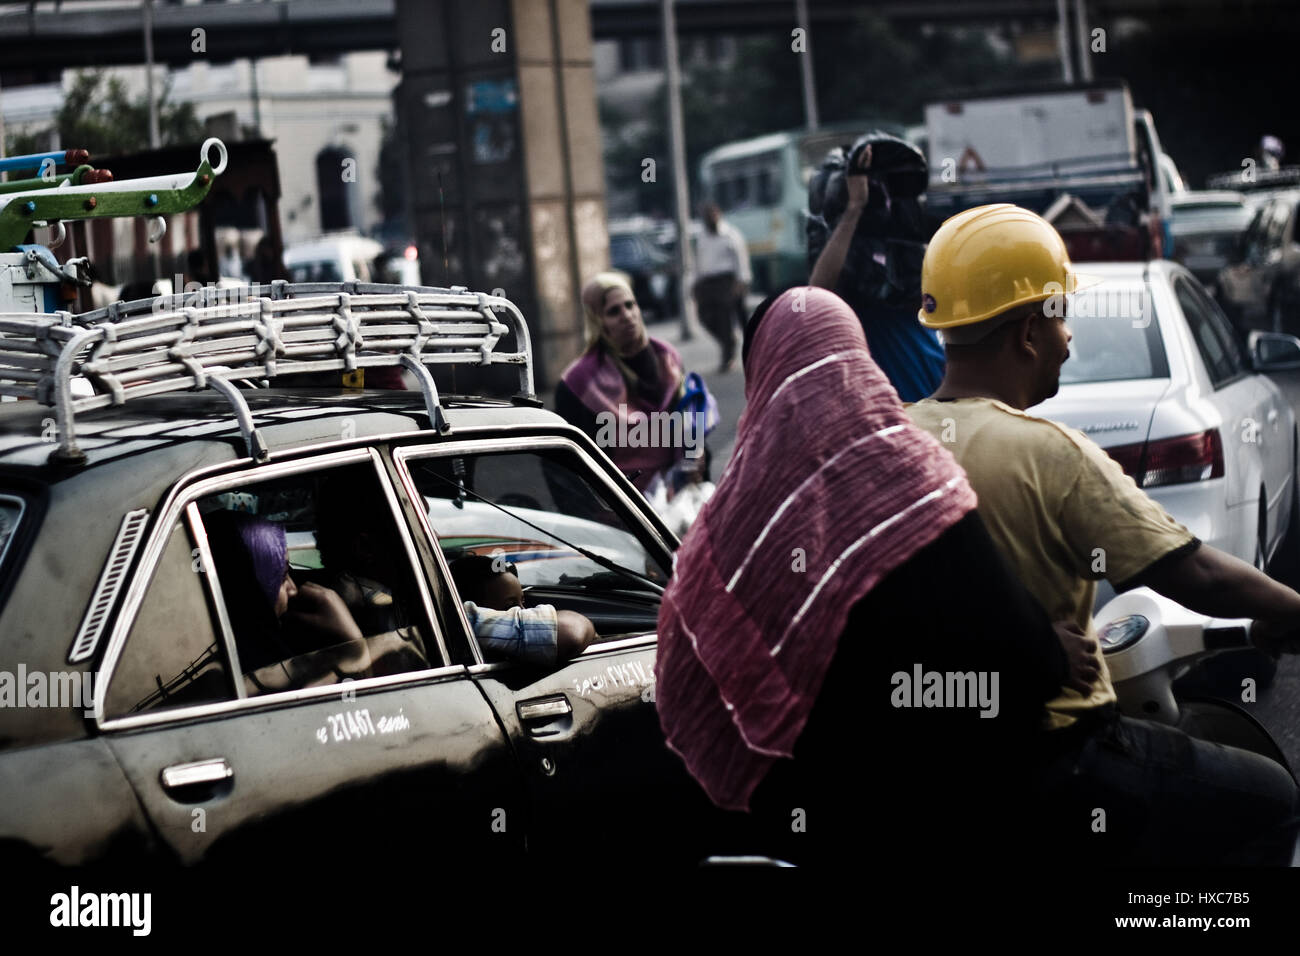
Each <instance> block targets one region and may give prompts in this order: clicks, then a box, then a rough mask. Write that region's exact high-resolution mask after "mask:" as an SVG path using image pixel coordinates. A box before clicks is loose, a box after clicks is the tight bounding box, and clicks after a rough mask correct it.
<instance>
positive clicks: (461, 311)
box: [0, 281, 536, 462]
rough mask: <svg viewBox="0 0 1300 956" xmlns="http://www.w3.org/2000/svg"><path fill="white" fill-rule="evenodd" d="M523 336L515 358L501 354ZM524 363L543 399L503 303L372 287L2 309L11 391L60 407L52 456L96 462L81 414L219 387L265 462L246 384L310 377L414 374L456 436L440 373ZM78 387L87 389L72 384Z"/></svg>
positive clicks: (6, 388)
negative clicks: (84, 439)
mask: <svg viewBox="0 0 1300 956" xmlns="http://www.w3.org/2000/svg"><path fill="white" fill-rule="evenodd" d="M511 334H513V335H514V341H515V351H513V352H506V351H502V350H499V348H498V346H499V344H500V342H501V340H502V339H503V338H504V337H506V336H507V335H511ZM501 364H505V365H515V366H518V376H519V377H518V383H519V384H518V394H517V396H516V397H522V398H526V399H535V397H536V396H535V394H534V391H533V389H534V384H533V367H532V343H531V341H530V337H529V334H528V325H527V323H526V322H525V320H524V317H523V314H522V313H521V312H520V311H519V309H518V308H517V307H516V306H515V304H514V303H513V302H510V301H509V300H508V299H505V298H502V297H500V296H492V295H485V294H483V293H475V292H470V291H468V290H467V289H464V288H462V287H454V288H451V289H442V288H433V287H418V288H408V287H405V286H386V285H379V284H373V283H358V282H337V283H299V284H294V283H287V282H282V281H277V282H275V283H272V284H270V285H260V286H253V287H251V288H247V289H241V288H235V289H228V290H226V289H217V290H207V291H205V292H203V293H199V294H193V293H191V294H180V295H170V296H155V297H153V298H150V299H138V300H135V301H133V302H115V303H113V304H112V305H110V306H108V307H107V308H105V309H97V310H95V311H93V312H86V313H83V314H81V315H73V314H71V313H68V312H59V313H51V314H43V315H37V314H32V313H10V314H0V394H3V395H15V396H18V397H21V398H30V399H36V400H37V401H40V402H42V403H44V404H46V405H52V406H54V408H55V413H56V420H57V423H58V428H59V445H58V447H57V448H56V449H55V451H54V453H53V455H52V456H51V460H52V461H69V462H79V461H84V458H85V456H84V455H83V454H82V452H81V450H80V449H79V448H78V446H77V436H76V415H77V414H78V413H81V412H87V411H91V410H94V409H98V408H104V407H107V406H110V405H122V404H124V403H126V402H127V401H130V400H133V399H139V398H148V397H151V396H157V395H162V394H166V393H170V392H177V391H187V390H196V389H204V388H213V389H216V390H217V391H218V392H220V393H221V394H222V395H223V396H224V397H225V398H226V399H227V400H228V401H230V402H231V404H232V407H233V408H234V410H235V417H236V419H237V420H238V423H239V429H240V431H241V433H242V434H243V436H244V440H245V442H246V444H247V445H248V451H249V455H250V456H251V457H252V458H253V459H254V460H255V461H265V460H266V457H267V446H266V443H265V441H264V440H263V437H262V436H261V435H259V434H258V432H257V429H256V428H255V427H254V425H253V418H252V414H251V412H250V411H249V408H248V403H247V402H246V401H245V400H244V398H243V396H242V395H241V394H240V392H239V389H238V388H236V387H235V385H234V384H232V383H234V382H245V383H252V382H258V381H262V382H265V381H266V380H267V379H271V378H275V377H276V376H279V375H288V374H296V373H302V372H327V371H345V372H349V371H353V370H355V369H363V368H392V367H399V368H406V369H409V370H410V371H411V372H412V373H413V374H415V376H416V377H417V378H418V379H419V381H420V388H421V390H422V392H423V394H424V400H425V406H426V408H427V409H428V412H429V419H430V425H431V427H433V428H434V429H436V430H437V431H438V432H439V433H440V434H446V433H447V432H448V431H449V430H450V426H449V424H448V422H447V418H446V415H445V414H444V412H443V408H442V404H441V399H440V397H439V395H438V389H437V386H436V385H435V384H434V379H433V376H432V374H431V373H430V369H429V366H430V365H478V366H487V365H501ZM74 386H75V387H74Z"/></svg>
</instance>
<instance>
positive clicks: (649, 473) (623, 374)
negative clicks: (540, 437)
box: [555, 272, 717, 493]
mask: <svg viewBox="0 0 1300 956" xmlns="http://www.w3.org/2000/svg"><path fill="white" fill-rule="evenodd" d="M582 309H583V316H584V318H585V320H586V332H587V347H586V350H585V351H584V352H583V353H582V355H580V356H579V357H578V358H577V359H576V360H575V361H574V362H573V363H572V364H570V365H569V367H568V368H567V369H565V370H564V375H563V378H562V379H561V381H560V384H559V385H557V386H556V389H555V410H556V412H558V413H559V415H560V416H561V417H562V418H564V419H565V420H566V421H568V422H569V423H570V424H572V425H575V426H577V427H578V428H580V429H582V430H583V431H584V432H586V433H587V434H588V435H590V436H591V437H592V440H594V441H595V442H596V443H597V444H598V445H600V446H601V447H602V448H603V449H604V450H605V453H606V454H607V455H609V457H610V458H611V459H612V460H613V461H614V464H615V465H617V466H618V467H619V469H620V470H622V471H623V472H624V473H625V474H626V475H627V476H628V478H629V479H630V480H631V481H632V483H633V484H634V485H636V487H637V488H638V489H639V490H641V491H642V492H650V491H651V490H652V488H653V486H654V485H655V479H656V478H661V479H662V480H663V481H664V483H665V484H666V485H668V486H669V488H668V489H667V490H668V491H669V492H670V493H671V492H673V491H675V490H677V489H676V488H675V487H672V486H674V485H680V484H683V483H685V482H687V481H692V480H705V481H707V479H708V451H707V449H705V447H704V434H703V432H704V430H705V429H706V428H708V427H712V424H713V422H714V421H716V419H717V407H716V405H714V404H713V400H712V398H711V397H710V396H709V395H708V392H707V390H705V388H704V382H703V379H701V378H700V377H699V376H698V375H697V374H694V373H691V374H689V375H688V374H686V372H685V371H684V369H683V367H682V357H681V356H680V355H679V354H678V353H677V350H676V349H675V348H673V347H672V345H670V344H669V343H667V342H665V341H663V340H662V339H657V338H654V337H653V336H651V335H650V334H649V333H648V332H647V331H646V327H645V322H644V321H643V320H642V318H641V308H640V306H638V305H637V301H636V296H635V295H633V294H632V284H631V282H630V280H629V279H628V278H627V277H626V276H625V275H623V274H622V273H619V272H602V273H600V274H599V275H597V276H595V277H594V278H593V279H591V281H589V282H588V283H587V284H586V285H585V286H584V287H583V289H582ZM660 412H680V413H681V414H680V415H675V416H673V419H674V423H673V427H672V429H671V430H670V432H669V434H670V436H671V439H672V440H671V441H668V442H665V441H663V438H664V430H663V429H662V428H661V427H658V425H657V424H656V418H655V417H653V416H655V415H656V413H660ZM701 415H702V416H703V417H700V416H701Z"/></svg>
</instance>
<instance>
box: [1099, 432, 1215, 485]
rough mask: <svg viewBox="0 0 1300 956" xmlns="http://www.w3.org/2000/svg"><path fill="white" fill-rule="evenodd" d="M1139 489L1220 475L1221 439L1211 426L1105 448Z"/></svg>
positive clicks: (1201, 479) (1183, 482)
mask: <svg viewBox="0 0 1300 956" xmlns="http://www.w3.org/2000/svg"><path fill="white" fill-rule="evenodd" d="M1106 453H1107V454H1108V455H1110V457H1111V458H1113V459H1115V461H1116V462H1118V463H1119V466H1120V467H1121V468H1123V469H1124V473H1125V474H1127V475H1128V476H1129V477H1130V478H1132V479H1133V480H1134V481H1135V482H1137V486H1138V487H1139V488H1159V487H1161V486H1162V485H1181V484H1186V483H1187V482H1192V481H1209V480H1210V479H1211V478H1222V477H1223V439H1222V438H1220V437H1219V430H1218V429H1217V428H1211V429H1209V430H1207V431H1203V432H1199V433H1197V434H1195V435H1179V436H1177V437H1176V438H1162V439H1160V440H1158V441H1152V442H1139V443H1137V444H1134V445H1119V446H1116V447H1115V448H1107V449H1106Z"/></svg>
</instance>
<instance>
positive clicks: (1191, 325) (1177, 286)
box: [1173, 274, 1246, 392]
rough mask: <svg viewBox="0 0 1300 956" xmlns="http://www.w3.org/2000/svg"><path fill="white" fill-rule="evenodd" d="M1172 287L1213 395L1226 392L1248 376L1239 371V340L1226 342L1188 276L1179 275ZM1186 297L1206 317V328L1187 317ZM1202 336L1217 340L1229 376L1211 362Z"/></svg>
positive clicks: (1233, 339) (1211, 311) (1241, 370)
mask: <svg viewBox="0 0 1300 956" xmlns="http://www.w3.org/2000/svg"><path fill="white" fill-rule="evenodd" d="M1173 286H1174V298H1175V300H1176V301H1177V303H1178V309H1179V311H1180V312H1182V313H1183V319H1184V320H1185V321H1186V322H1187V324H1188V331H1189V332H1191V335H1192V342H1193V343H1194V344H1195V346H1196V351H1197V354H1198V355H1200V357H1201V363H1202V364H1203V365H1204V366H1205V372H1206V374H1207V375H1209V377H1210V387H1211V388H1213V389H1214V391H1216V392H1217V391H1218V390H1219V389H1221V388H1226V387H1227V386H1228V385H1231V384H1232V383H1233V382H1235V381H1236V380H1237V379H1239V378H1241V377H1242V376H1243V375H1244V374H1246V371H1245V370H1244V369H1242V368H1240V366H1239V363H1238V361H1237V342H1236V339H1235V338H1230V339H1228V341H1226V342H1225V341H1223V338H1222V333H1221V330H1220V329H1219V328H1217V326H1216V324H1215V322H1214V318H1215V317H1214V313H1213V310H1212V309H1211V308H1209V306H1208V305H1207V303H1206V302H1204V301H1203V300H1202V298H1201V297H1200V296H1198V295H1197V294H1196V291H1197V290H1196V287H1195V286H1194V285H1193V284H1192V283H1191V282H1190V281H1188V279H1187V277H1186V276H1184V275H1181V274H1180V275H1176V276H1175V277H1174V282H1173ZM1184 295H1185V296H1186V297H1187V298H1189V299H1191V300H1192V303H1193V304H1194V305H1195V306H1196V307H1197V308H1198V309H1199V310H1200V311H1201V312H1202V313H1204V325H1203V326H1198V324H1197V323H1196V322H1195V321H1194V320H1193V319H1192V318H1191V317H1190V316H1189V315H1188V309H1187V307H1186V306H1185V305H1184V301H1183V297H1184ZM1202 335H1210V336H1213V337H1214V338H1215V339H1216V340H1218V342H1219V344H1220V345H1221V346H1222V347H1223V348H1224V350H1225V354H1226V356H1227V360H1228V362H1229V364H1230V365H1231V366H1232V368H1229V369H1228V370H1227V372H1226V374H1224V372H1223V371H1222V370H1220V369H1219V368H1217V367H1216V363H1214V362H1213V361H1211V358H1210V356H1209V355H1208V354H1207V352H1206V347H1205V343H1204V342H1203V341H1202Z"/></svg>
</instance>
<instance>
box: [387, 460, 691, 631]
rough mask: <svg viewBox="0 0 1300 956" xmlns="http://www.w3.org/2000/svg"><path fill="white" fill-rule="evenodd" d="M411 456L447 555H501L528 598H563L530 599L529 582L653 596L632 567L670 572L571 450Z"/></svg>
mask: <svg viewBox="0 0 1300 956" xmlns="http://www.w3.org/2000/svg"><path fill="white" fill-rule="evenodd" d="M408 465H409V468H410V471H411V477H412V481H413V482H414V484H415V487H416V490H417V491H418V493H419V494H420V495H421V496H423V498H424V502H425V506H426V507H427V508H428V515H429V523H430V526H431V527H432V529H433V532H434V534H435V535H436V536H437V539H438V544H439V546H440V547H441V549H442V552H443V556H444V557H445V558H446V560H447V562H448V564H451V563H453V562H455V561H457V560H458V559H460V558H463V557H467V556H471V555H483V556H489V557H494V558H500V559H501V561H502V564H503V566H504V564H507V563H508V564H511V565H513V566H514V568H515V570H516V575H517V577H518V578H519V583H520V584H521V585H522V586H523V588H524V589H525V602H526V603H527V604H529V605H530V606H531V605H532V604H535V603H552V604H557V606H558V604H559V603H562V602H557V601H554V600H547V601H542V602H539V601H537V600H534V597H535V595H530V594H529V591H528V589H530V588H531V589H536V590H537V592H546V593H548V594H551V595H553V594H555V593H559V592H569V593H572V594H587V595H594V594H602V595H605V596H609V595H615V596H616V595H617V594H619V593H623V594H634V595H635V596H636V600H637V601H640V602H642V603H644V601H645V600H647V599H653V600H655V601H657V598H658V592H657V591H656V590H655V588H654V587H652V586H650V585H647V584H646V583H645V582H644V581H643V580H641V579H639V578H638V577H637V576H638V575H641V576H644V577H645V578H648V579H650V580H651V581H653V582H657V583H658V584H660V585H662V584H666V583H667V581H668V575H669V573H670V570H671V569H670V568H669V567H666V566H665V565H664V564H663V563H661V561H660V560H659V559H658V558H657V557H656V556H655V552H654V551H653V550H652V548H651V547H648V546H647V544H646V542H644V541H643V540H642V539H641V535H642V534H644V531H643V530H640V529H638V528H637V527H636V526H635V523H634V522H633V521H632V520H630V518H631V516H630V515H628V514H627V513H626V512H625V511H624V510H623V508H622V506H621V505H618V504H616V503H615V502H614V501H613V500H611V497H610V496H609V495H608V494H607V492H605V491H604V490H603V489H601V488H600V486H599V485H598V483H597V482H596V481H594V480H590V479H589V477H588V475H587V472H586V468H587V467H588V466H586V465H585V464H584V463H583V462H582V460H581V459H580V458H579V457H578V456H577V455H576V454H574V453H573V452H571V451H567V450H564V449H559V448H548V449H537V450H529V451H519V452H503V453H490V454H478V455H458V456H439V457H428V458H412V459H408ZM582 551H586V552H588V554H595V555H599V556H601V557H602V558H605V559H607V561H608V562H610V563H612V564H613V565H615V566H617V567H618V568H622V569H626V570H625V571H624V572H619V571H618V570H613V569H611V568H610V567H607V566H604V565H602V564H601V563H599V562H597V561H595V560H593V559H592V558H591V557H588V556H586V555H584V554H583V553H582ZM627 572H631V573H630V574H629V573H627ZM615 599H616V598H615ZM598 630H599V628H598ZM609 636H611V634H608V633H605V632H604V631H602V632H601V637H602V638H605V637H609Z"/></svg>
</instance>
